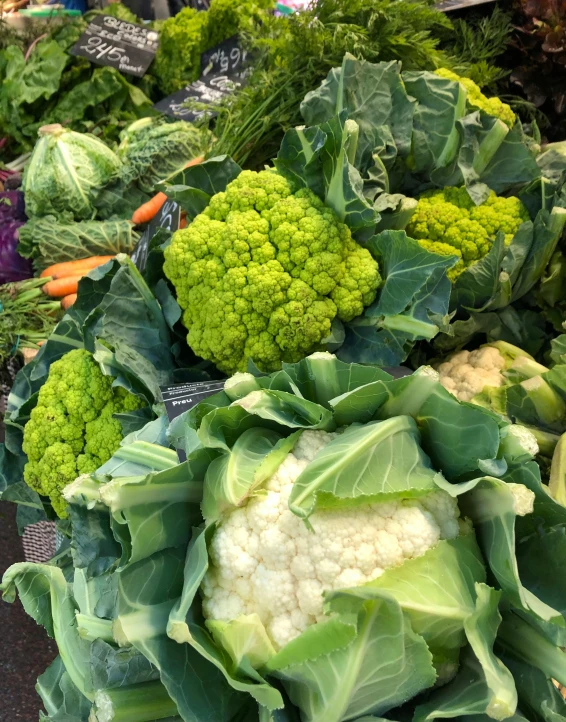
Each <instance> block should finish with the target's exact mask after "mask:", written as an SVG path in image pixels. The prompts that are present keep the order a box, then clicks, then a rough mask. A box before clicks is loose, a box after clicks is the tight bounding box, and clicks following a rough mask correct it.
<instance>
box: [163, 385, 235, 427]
mask: <svg viewBox="0 0 566 722" xmlns="http://www.w3.org/2000/svg"><path fill="white" fill-rule="evenodd" d="M223 388H224V381H191V382H188V383H186V384H173V385H172V386H161V397H162V398H163V403H164V404H165V408H166V410H167V416H168V417H169V421H173V419H176V418H177V416H180V415H181V414H182V413H183V412H184V411H188V410H189V409H191V408H192V407H193V406H196V405H197V404H198V403H199V401H202V400H203V399H206V398H207V396H212V395H213V394H217V393H218V392H219V391H222V389H223Z"/></svg>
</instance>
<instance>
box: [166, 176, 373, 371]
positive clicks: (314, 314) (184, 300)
mask: <svg viewBox="0 0 566 722" xmlns="http://www.w3.org/2000/svg"><path fill="white" fill-rule="evenodd" d="M164 271H165V273H166V275H167V277H168V278H169V279H170V280H171V281H172V282H173V284H174V286H175V289H176V292H177V299H178V302H179V305H180V306H181V308H182V309H183V321H184V323H185V326H186V327H187V328H188V329H189V335H188V342H189V345H190V347H191V348H192V350H193V351H194V352H195V353H196V354H198V355H199V356H201V357H202V358H205V359H208V360H211V361H213V362H214V363H215V364H216V365H217V366H218V368H219V369H220V370H222V371H224V372H226V373H228V374H230V373H233V372H235V371H237V370H244V369H245V368H246V367H247V362H248V359H253V361H254V362H255V363H256V364H257V366H258V367H259V368H260V369H261V370H264V371H274V370H276V369H279V368H280V367H281V362H282V361H286V362H289V363H293V362H296V361H299V360H300V359H301V358H303V357H304V356H306V355H308V354H309V353H312V352H313V351H316V350H318V349H321V348H323V347H324V343H323V342H324V340H325V339H326V338H327V337H328V336H329V335H330V332H331V327H332V321H333V320H334V319H335V318H338V319H340V320H341V321H350V320H352V319H353V318H354V317H355V316H358V315H360V314H361V313H362V312H363V310H364V308H365V307H366V306H367V305H369V304H370V303H371V302H372V301H373V300H374V298H375V295H376V292H377V288H378V286H379V283H380V280H381V279H380V275H379V270H378V266H377V263H376V261H375V260H374V259H373V258H372V256H371V255H370V253H369V251H367V250H366V249H364V248H362V247H361V246H359V245H358V244H357V243H356V242H355V241H354V240H353V239H352V236H351V233H350V229H349V228H348V227H347V226H346V225H345V224H344V223H340V221H339V220H338V218H337V217H336V215H335V213H334V211H332V210H331V209H330V208H327V207H326V206H325V205H324V204H323V203H322V201H320V200H319V199H318V198H317V197H316V196H315V195H314V194H313V193H312V192H311V191H309V190H306V189H302V190H300V191H298V192H296V193H293V192H292V189H291V186H290V185H289V183H288V182H287V180H286V179H285V178H283V177H282V176H280V175H279V174H278V173H276V172H274V171H261V172H259V173H256V172H254V171H243V172H242V173H241V174H240V175H239V176H238V177H237V178H236V179H235V180H234V181H232V182H231V183H230V184H229V185H228V186H227V188H226V191H224V192H222V193H218V194H216V195H215V196H213V197H212V199H211V201H210V204H209V205H208V207H207V208H206V210H205V211H204V212H203V213H201V214H200V215H198V216H197V217H196V218H195V220H194V221H193V222H192V223H191V224H190V226H189V227H188V228H186V229H184V230H180V231H177V232H176V233H175V234H174V235H173V239H172V241H171V244H170V245H169V246H168V247H167V248H166V250H165V263H164Z"/></svg>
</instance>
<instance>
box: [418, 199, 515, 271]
mask: <svg viewBox="0 0 566 722" xmlns="http://www.w3.org/2000/svg"><path fill="white" fill-rule="evenodd" d="M528 220H529V214H528V212H527V209H526V208H525V207H524V206H523V204H522V203H521V201H520V200H519V199H518V198H515V197H512V198H500V197H498V196H497V195H496V194H495V193H493V191H492V192H491V193H490V194H489V197H488V198H487V200H486V201H485V202H484V203H482V204H481V205H479V206H476V205H475V204H474V202H473V201H472V199H471V198H470V196H469V194H468V192H467V191H466V189H465V188H444V189H443V190H432V191H426V192H425V193H423V194H422V195H421V197H420V198H419V202H418V205H417V208H416V211H415V213H414V214H413V216H412V217H411V220H410V222H409V224H408V225H407V229H406V230H407V233H408V235H409V236H411V237H412V238H415V239H416V240H417V241H418V242H419V243H420V245H421V246H422V247H423V248H426V249H427V250H429V251H432V252H434V253H439V254H441V255H443V256H457V257H458V259H459V260H458V263H457V264H456V265H455V266H454V267H453V268H452V269H450V271H448V278H450V280H451V281H453V282H454V281H455V280H456V279H457V278H458V276H459V275H460V274H461V273H462V272H463V271H464V270H465V269H466V268H468V267H469V266H471V265H472V264H474V263H476V262H477V261H479V260H480V259H482V258H483V257H484V256H486V255H487V254H488V253H489V250H490V248H491V247H492V245H493V242H494V240H495V237H496V235H497V234H498V233H500V232H501V233H503V234H504V235H505V243H506V244H507V245H509V244H510V243H511V241H512V240H513V236H514V235H515V233H516V232H517V230H518V229H519V226H520V225H521V223H524V222H525V221H528Z"/></svg>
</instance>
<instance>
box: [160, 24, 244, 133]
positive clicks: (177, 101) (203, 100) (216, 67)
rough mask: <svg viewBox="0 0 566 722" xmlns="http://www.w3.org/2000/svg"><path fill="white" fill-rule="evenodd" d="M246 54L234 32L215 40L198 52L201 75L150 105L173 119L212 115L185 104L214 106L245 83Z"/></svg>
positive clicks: (189, 119) (207, 110)
mask: <svg viewBox="0 0 566 722" xmlns="http://www.w3.org/2000/svg"><path fill="white" fill-rule="evenodd" d="M250 70H251V68H250V66H249V64H248V53H247V52H246V51H245V50H244V49H243V48H242V47H241V46H240V41H239V39H238V36H237V35H234V36H233V37H231V38H228V40H224V42H222V43H219V44H218V45H216V46H215V47H214V48H211V49H210V50H207V51H206V52H205V53H203V54H202V55H201V76H200V78H199V79H198V80H196V81H195V82H194V83H191V84H190V85H187V86H186V87H185V88H183V89H182V90H179V91H177V92H176V93H174V94H173V95H170V96H168V97H167V98H164V99H163V100H160V101H159V102H158V103H156V104H155V105H154V106H153V107H154V108H155V109H156V110H159V111H161V112H162V113H165V114H166V115H170V116H172V117H174V118H182V119H183V120H186V121H189V122H194V121H195V120H198V119H199V118H202V117H204V116H206V117H209V118H212V117H214V116H215V115H216V113H215V112H214V110H212V109H207V108H202V109H198V110H197V109H195V108H187V107H186V104H187V103H188V102H189V101H190V102H191V104H192V103H199V104H202V105H205V106H206V105H211V106H215V105H218V104H219V103H220V102H221V101H222V99H223V98H224V97H225V96H226V95H229V94H230V93H233V92H234V91H235V90H237V89H238V88H240V87H242V85H244V84H245V82H246V78H247V76H248V75H249V73H250Z"/></svg>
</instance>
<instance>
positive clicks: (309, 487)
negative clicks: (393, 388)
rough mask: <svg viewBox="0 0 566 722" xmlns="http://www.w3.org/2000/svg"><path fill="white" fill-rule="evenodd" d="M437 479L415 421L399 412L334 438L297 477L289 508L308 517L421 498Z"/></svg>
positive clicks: (431, 488) (349, 429) (356, 427)
mask: <svg viewBox="0 0 566 722" xmlns="http://www.w3.org/2000/svg"><path fill="white" fill-rule="evenodd" d="M435 477H436V472H435V471H434V470H433V469H432V468H431V467H430V464H429V462H428V459H427V458H426V457H425V455H424V454H423V452H422V451H421V449H420V446H419V443H418V431H417V427H416V424H415V422H414V421H413V420H412V419H411V418H410V417H408V416H399V417H396V418H393V419H387V420H386V421H381V422H380V421H378V422H372V423H369V424H366V425H365V426H351V427H349V428H348V429H346V430H345V431H344V432H343V433H342V434H339V435H338V436H337V437H335V438H334V439H332V441H331V442H330V443H329V444H327V445H326V446H325V447H324V449H322V450H321V451H320V452H319V453H318V454H317V455H316V457H315V458H314V459H313V461H312V462H311V463H310V464H309V465H308V466H307V467H306V469H305V470H304V471H303V472H302V473H301V474H300V475H299V477H298V478H297V480H296V481H295V483H294V485H293V490H292V491H291V496H290V498H289V507H290V509H291V511H293V512H294V513H295V514H297V515H298V516H301V517H304V518H308V517H309V516H310V515H311V514H312V512H313V511H314V509H315V507H321V508H329V507H333V506H340V507H343V506H344V505H345V504H347V503H348V502H349V503H367V502H370V501H376V500H384V499H395V498H397V497H399V496H403V497H407V496H408V497H414V496H419V495H422V494H425V493H427V492H429V491H431V490H433V489H434V488H435Z"/></svg>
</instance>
